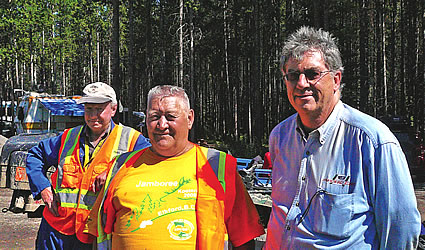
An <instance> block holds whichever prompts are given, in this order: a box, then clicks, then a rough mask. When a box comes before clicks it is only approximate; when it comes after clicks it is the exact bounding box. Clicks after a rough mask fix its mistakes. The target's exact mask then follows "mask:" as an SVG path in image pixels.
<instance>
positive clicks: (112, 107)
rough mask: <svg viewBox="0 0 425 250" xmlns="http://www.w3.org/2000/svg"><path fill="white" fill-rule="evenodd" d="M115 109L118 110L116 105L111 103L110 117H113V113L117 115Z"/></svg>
mask: <svg viewBox="0 0 425 250" xmlns="http://www.w3.org/2000/svg"><path fill="white" fill-rule="evenodd" d="M117 108H118V104H113V103H111V109H112V114H111V117H114V116H115V113H117Z"/></svg>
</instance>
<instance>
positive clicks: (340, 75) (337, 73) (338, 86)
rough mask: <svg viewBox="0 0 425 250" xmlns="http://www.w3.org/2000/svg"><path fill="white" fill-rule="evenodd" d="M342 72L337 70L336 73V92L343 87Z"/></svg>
mask: <svg viewBox="0 0 425 250" xmlns="http://www.w3.org/2000/svg"><path fill="white" fill-rule="evenodd" d="M341 80H342V72H341V71H339V70H338V71H337V72H335V73H334V92H336V91H337V90H338V89H339V88H340V87H341Z"/></svg>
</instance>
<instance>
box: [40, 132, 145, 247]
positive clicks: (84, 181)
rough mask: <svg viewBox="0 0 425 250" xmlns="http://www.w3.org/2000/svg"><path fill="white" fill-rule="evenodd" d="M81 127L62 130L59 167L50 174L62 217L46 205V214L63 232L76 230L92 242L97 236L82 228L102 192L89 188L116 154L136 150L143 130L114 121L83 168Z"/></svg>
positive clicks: (76, 232)
mask: <svg viewBox="0 0 425 250" xmlns="http://www.w3.org/2000/svg"><path fill="white" fill-rule="evenodd" d="M82 131H83V126H77V127H74V128H71V129H68V130H66V131H65V132H64V133H63V134H62V137H61V147H60V150H59V160H58V168H57V170H56V171H55V173H54V174H53V175H52V178H51V179H52V186H53V189H54V192H55V193H56V194H57V195H58V196H59V199H60V204H58V212H59V217H55V216H54V215H53V214H52V213H51V212H50V210H49V209H48V208H47V207H46V208H45V209H44V211H43V216H44V218H45V219H46V221H47V222H48V223H49V225H50V226H52V227H53V228H54V229H56V230H57V231H59V232H60V233H62V234H65V235H73V234H76V236H77V238H78V239H79V240H80V241H81V242H84V243H92V242H93V240H94V237H93V236H92V235H90V234H87V233H83V229H84V226H85V224H86V220H87V216H88V214H89V213H90V210H91V209H92V207H93V204H94V202H95V201H96V198H97V195H98V193H99V192H96V193H95V192H93V191H89V189H90V187H91V185H92V184H93V182H94V180H95V178H96V176H98V175H99V174H100V173H102V172H103V171H105V170H107V168H108V163H109V162H110V161H111V160H112V159H113V158H114V157H115V156H117V155H119V154H121V153H124V152H128V151H131V150H133V148H134V145H135V144H136V141H137V139H138V137H139V135H140V133H139V132H137V131H136V130H134V129H132V128H130V127H126V126H122V125H115V126H114V128H113V129H112V131H111V133H110V134H109V135H108V137H107V138H106V140H105V141H104V143H103V145H102V147H101V148H100V150H99V151H98V152H97V154H96V155H95V156H94V158H93V160H92V162H91V163H90V165H89V166H88V167H86V168H83V167H82V166H81V161H80V157H79V155H80V145H79V144H80V143H79V141H80V136H81V133H82ZM85 157H88V156H85Z"/></svg>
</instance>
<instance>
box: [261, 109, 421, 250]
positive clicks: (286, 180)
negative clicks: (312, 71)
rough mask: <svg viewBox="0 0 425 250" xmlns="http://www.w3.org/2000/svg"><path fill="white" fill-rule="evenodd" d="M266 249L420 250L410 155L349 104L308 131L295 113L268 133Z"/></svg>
mask: <svg viewBox="0 0 425 250" xmlns="http://www.w3.org/2000/svg"><path fill="white" fill-rule="evenodd" d="M269 143H270V153H271V159H272V165H273V173H272V176H273V181H272V186H273V191H272V199H273V207H272V213H271V216H270V221H269V224H268V230H267V240H266V245H265V249H300V248H302V249H304V248H319V249H320V248H333V249H347V248H348V249H354V248H355V249H414V248H415V247H416V245H417V243H418V237H419V232H420V228H421V225H420V214H419V212H418V210H417V207H416V197H415V193H414V189H413V184H412V181H411V177H410V173H409V169H408V165H407V161H406V158H405V156H404V154H403V151H402V150H401V147H400V144H399V143H398V141H397V139H396V138H395V136H394V135H393V134H392V133H391V131H390V130H389V129H388V127H386V126H385V125H384V124H383V123H381V122H380V121H378V120H377V119H375V118H373V117H371V116H368V115H366V114H364V113H361V112H360V111H358V110H356V109H354V108H351V107H349V106H348V105H345V104H343V103H342V102H341V101H340V102H339V103H338V104H337V105H336V106H335V108H334V110H333V112H332V114H331V115H330V117H329V118H328V119H327V121H326V122H325V123H324V124H323V125H322V126H321V127H319V128H318V129H316V130H314V131H312V132H311V133H309V134H308V135H305V134H304V133H303V131H302V130H301V128H300V124H299V118H298V115H297V114H294V115H292V116H291V117H289V118H288V119H286V120H285V121H283V122H281V123H280V124H278V125H277V126H276V127H275V128H274V129H273V131H272V133H271V135H270V140H269Z"/></svg>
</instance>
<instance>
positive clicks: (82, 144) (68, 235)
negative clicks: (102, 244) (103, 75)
mask: <svg viewBox="0 0 425 250" xmlns="http://www.w3.org/2000/svg"><path fill="white" fill-rule="evenodd" d="M83 93H84V94H83V97H81V98H80V99H79V100H78V101H77V102H78V103H81V104H84V120H85V125H81V126H77V127H74V128H71V129H67V130H65V131H64V133H62V134H60V135H59V136H57V137H53V138H50V139H47V140H44V141H42V142H40V143H39V144H38V145H37V146H35V147H33V148H32V149H31V150H30V151H29V154H28V157H27V164H26V165H27V169H26V170H27V175H28V179H29V182H30V187H31V191H32V194H33V196H34V197H36V198H41V199H42V200H43V202H44V203H45V209H44V211H43V218H42V221H41V224H40V229H39V231H38V235H37V240H36V248H37V249H91V248H92V242H93V239H94V237H93V236H91V235H90V234H87V233H84V232H83V229H84V226H85V224H86V220H87V216H88V214H89V212H90V210H91V209H92V207H93V204H94V202H95V200H96V197H97V195H98V193H99V190H100V189H101V187H102V185H103V183H104V182H105V179H106V173H107V171H108V166H109V165H108V163H109V162H110V161H111V160H113V158H114V157H115V156H117V155H119V154H122V153H124V152H128V151H132V150H138V149H143V148H145V147H148V146H150V143H149V141H148V140H147V139H146V138H145V137H144V136H143V135H142V134H141V133H140V132H138V131H136V130H135V129H132V128H130V127H126V126H123V125H118V124H114V122H113V121H112V117H113V116H114V115H115V113H116V111H117V106H118V105H117V99H116V94H115V91H114V89H113V88H112V87H111V86H109V85H107V84H105V83H102V82H96V83H92V84H89V85H87V86H86V87H85V88H84V90H83ZM50 166H56V171H55V173H54V174H53V175H52V177H51V182H50V181H49V179H48V178H47V177H46V176H45V171H46V169H47V168H48V167H50Z"/></svg>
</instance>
